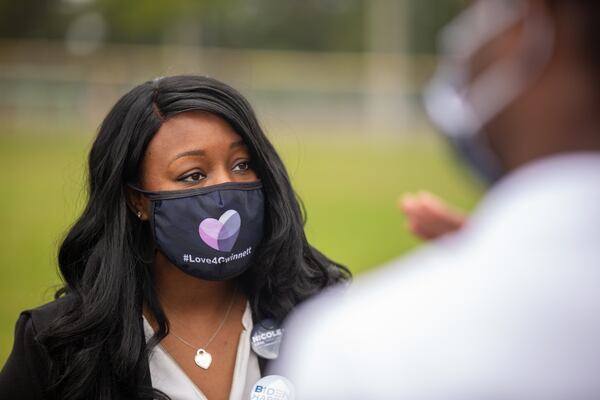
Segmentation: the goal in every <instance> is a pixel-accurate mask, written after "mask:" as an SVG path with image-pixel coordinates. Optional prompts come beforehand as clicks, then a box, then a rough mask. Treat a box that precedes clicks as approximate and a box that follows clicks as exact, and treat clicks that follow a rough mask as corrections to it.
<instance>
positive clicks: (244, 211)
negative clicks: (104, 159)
mask: <svg viewBox="0 0 600 400" xmlns="http://www.w3.org/2000/svg"><path fill="white" fill-rule="evenodd" d="M135 190H138V191H139V192H141V193H143V194H145V195H146V197H148V198H149V199H150V200H152V217H151V220H150V224H151V227H152V235H153V236H154V240H155V242H156V246H157V247H158V248H159V249H160V250H161V251H162V253H163V254H164V255H165V256H166V257H167V258H168V259H169V260H170V261H171V262H172V263H173V264H175V265H176V266H177V267H179V268H180V269H181V270H182V271H183V272H185V273H188V274H190V275H192V276H195V277H196V278H200V279H206V280H211V281H219V280H226V279H230V278H233V277H235V276H238V275H240V274H241V273H243V272H244V271H245V270H246V269H248V267H249V266H250V264H251V261H252V258H253V255H254V253H255V250H256V246H257V245H258V244H259V243H260V241H261V240H262V237H263V224H264V194H263V191H262V184H261V182H244V183H234V182H228V183H223V184H219V185H214V186H209V187H204V188H199V189H188V190H178V191H168V192H149V191H145V190H140V189H137V188H135Z"/></svg>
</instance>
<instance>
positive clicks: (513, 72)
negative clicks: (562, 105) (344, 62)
mask: <svg viewBox="0 0 600 400" xmlns="http://www.w3.org/2000/svg"><path fill="white" fill-rule="evenodd" d="M521 22H523V26H524V28H523V35H522V38H521V46H520V56H517V57H514V58H511V59H504V60H501V61H498V62H496V64H494V65H491V66H489V67H488V68H487V69H486V70H485V71H483V72H481V73H480V74H478V76H477V77H472V76H471V71H470V69H469V64H470V61H471V60H472V57H473V56H474V55H475V54H476V53H477V52H478V51H479V50H480V49H481V48H482V47H484V46H485V45H486V44H487V43H489V42H490V41H492V40H493V39H495V38H496V37H497V36H499V35H501V34H502V33H504V32H506V31H508V30H509V29H510V28H512V27H514V26H515V25H517V24H519V23H521ZM440 44H441V56H442V57H441V62H440V64H439V66H438V70H437V72H436V74H435V75H434V77H433V79H432V81H431V82H430V84H429V85H428V87H427V88H426V90H425V93H424V101H425V109H426V111H427V113H428V114H429V117H430V118H431V120H432V121H433V122H434V123H435V124H436V125H437V127H438V128H439V130H440V131H441V132H442V133H443V134H445V136H446V137H447V138H448V139H450V142H451V144H452V145H453V147H454V149H455V150H456V151H457V152H458V154H459V155H460V156H461V158H463V160H464V161H465V162H466V163H467V165H468V166H469V167H471V169H472V170H473V171H474V172H475V173H476V175H478V176H480V177H482V178H483V180H484V181H486V182H487V183H494V182H495V181H497V180H498V179H499V178H501V177H502V176H503V174H504V173H505V171H504V168H503V166H502V164H501V162H500V160H499V159H498V156H497V155H496V153H495V152H494V150H493V149H492V147H491V146H490V143H489V141H488V137H487V134H486V133H485V132H484V131H485V128H486V127H487V125H488V124H489V123H490V122H491V121H492V120H493V119H494V118H495V117H497V116H498V115H499V114H500V113H501V112H502V111H504V110H506V109H507V107H508V106H509V105H510V104H512V103H513V101H514V100H515V99H516V98H517V97H518V96H520V95H521V94H522V93H523V92H525V91H526V90H527V89H528V87H529V86H530V85H531V84H532V83H533V82H535V80H536V79H537V77H539V76H540V75H541V73H542V71H543V70H544V68H545V66H546V65H547V64H548V61H549V59H550V57H551V55H552V51H553V47H554V29H553V26H552V23H551V22H550V21H549V20H547V19H546V18H544V17H542V16H538V17H532V16H531V15H530V13H528V12H527V8H526V3H525V2H517V1H511V0H480V1H476V2H474V4H473V5H471V6H470V7H469V8H467V10H465V11H464V12H463V13H462V14H461V15H459V16H458V17H457V18H456V19H455V20H454V21H453V22H451V23H450V24H449V25H448V26H447V27H446V28H445V29H444V30H443V31H442V34H441V36H440Z"/></svg>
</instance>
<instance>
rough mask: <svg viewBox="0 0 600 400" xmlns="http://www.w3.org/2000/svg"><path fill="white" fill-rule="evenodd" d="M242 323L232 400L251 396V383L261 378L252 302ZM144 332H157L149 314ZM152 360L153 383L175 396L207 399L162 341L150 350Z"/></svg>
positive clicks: (179, 399)
mask: <svg viewBox="0 0 600 400" xmlns="http://www.w3.org/2000/svg"><path fill="white" fill-rule="evenodd" d="M242 326H243V330H242V333H241V334H240V340H239V344H238V349H237V355H236V360H235V368H234V370H233V382H232V386H231V392H230V395H229V400H246V399H249V398H250V391H251V390H252V386H253V385H254V384H255V383H256V382H257V381H258V380H259V379H260V368H259V364H258V358H257V356H256V354H255V353H254V352H253V351H252V350H251V348H250V347H251V346H250V335H251V333H252V327H253V322H252V312H251V309H250V304H249V303H246V310H245V311H244V315H243V316H242ZM144 334H145V336H146V341H148V340H149V339H150V337H151V336H152V335H153V334H154V331H153V329H152V327H151V326H150V324H149V323H148V321H147V320H146V318H144ZM149 362H150V374H151V376H152V386H153V387H154V388H156V389H158V390H160V391H162V392H164V393H166V394H167V395H168V396H169V397H171V399H172V400H207V397H206V396H205V395H204V393H202V390H201V389H200V388H199V387H197V386H196V385H195V384H194V382H192V380H191V379H190V378H189V377H188V376H187V375H186V373H185V372H184V371H183V369H181V367H180V366H179V364H177V362H176V361H175V360H174V359H173V357H171V355H170V354H169V353H168V352H167V351H166V350H165V349H164V348H163V347H162V346H161V345H160V344H159V345H158V346H156V347H155V348H154V349H153V350H152V352H151V353H150V360H149Z"/></svg>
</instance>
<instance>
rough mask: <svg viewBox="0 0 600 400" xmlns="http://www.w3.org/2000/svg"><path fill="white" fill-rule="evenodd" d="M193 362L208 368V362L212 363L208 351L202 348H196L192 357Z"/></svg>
mask: <svg viewBox="0 0 600 400" xmlns="http://www.w3.org/2000/svg"><path fill="white" fill-rule="evenodd" d="M194 362H196V365H197V366H199V367H200V368H202V369H208V367H210V364H212V356H211V355H210V353H209V352H208V351H206V350H204V349H198V351H197V352H196V356H195V357H194Z"/></svg>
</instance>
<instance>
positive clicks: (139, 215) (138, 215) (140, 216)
mask: <svg viewBox="0 0 600 400" xmlns="http://www.w3.org/2000/svg"><path fill="white" fill-rule="evenodd" d="M137 217H138V218H140V219H141V218H142V212H141V211H138V212H137Z"/></svg>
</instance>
